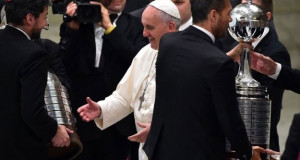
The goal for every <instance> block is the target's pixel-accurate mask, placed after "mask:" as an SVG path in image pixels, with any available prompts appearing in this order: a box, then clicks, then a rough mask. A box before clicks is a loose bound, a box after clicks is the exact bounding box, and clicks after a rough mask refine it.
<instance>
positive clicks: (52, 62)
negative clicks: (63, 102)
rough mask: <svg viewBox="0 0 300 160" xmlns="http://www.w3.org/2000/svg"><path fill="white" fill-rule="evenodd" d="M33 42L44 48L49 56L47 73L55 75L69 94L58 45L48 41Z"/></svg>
mask: <svg viewBox="0 0 300 160" xmlns="http://www.w3.org/2000/svg"><path fill="white" fill-rule="evenodd" d="M35 42H36V43H37V44H39V45H40V46H41V47H42V48H44V49H45V50H46V51H47V53H48V55H49V72H51V73H53V74H55V75H56V76H57V77H58V78H59V80H60V82H61V83H62V85H64V86H65V87H66V88H67V90H68V91H69V92H70V90H71V86H70V80H69V78H68V76H67V73H66V68H65V66H64V64H63V61H62V55H63V53H62V51H61V49H60V47H59V45H58V44H57V43H55V42H53V41H51V40H49V39H36V40H35Z"/></svg>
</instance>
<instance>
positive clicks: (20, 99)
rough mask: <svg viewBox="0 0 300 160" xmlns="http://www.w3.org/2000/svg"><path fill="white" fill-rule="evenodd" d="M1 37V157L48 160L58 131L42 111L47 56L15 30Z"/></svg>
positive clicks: (55, 124) (5, 30)
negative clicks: (49, 148)
mask: <svg viewBox="0 0 300 160" xmlns="http://www.w3.org/2000/svg"><path fill="white" fill-rule="evenodd" d="M0 37H1V38H0V50H1V52H0V75H1V80H0V83H1V84H0V100H1V105H0V106H1V116H0V126H1V128H2V129H1V132H0V138H1V140H0V141H1V144H2V145H1V157H9V159H28V160H32V159H35V160H41V159H46V157H45V155H46V154H45V151H46V144H47V143H51V139H52V138H53V136H54V135H55V133H56V129H57V123H56V121H55V120H54V119H52V118H51V117H49V116H48V114H47V111H46V110H45V108H44V107H43V106H44V92H45V87H46V82H47V71H48V62H47V53H46V51H45V50H43V49H42V48H40V47H39V46H38V45H37V44H35V43H34V42H32V41H30V40H29V39H28V38H27V37H26V36H25V35H24V34H23V33H22V32H20V31H19V30H17V29H15V28H13V27H10V26H7V27H6V28H5V29H4V30H1V31H0Z"/></svg>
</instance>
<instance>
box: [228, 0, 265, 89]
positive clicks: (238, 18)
mask: <svg viewBox="0 0 300 160" xmlns="http://www.w3.org/2000/svg"><path fill="white" fill-rule="evenodd" d="M230 14H231V18H232V21H231V22H230V23H229V28H228V31H229V33H230V35H231V36H232V37H233V38H234V39H235V40H237V41H238V42H246V43H252V42H255V41H257V40H259V39H262V38H263V37H264V36H265V35H266V34H267V33H268V32H269V23H268V18H267V15H266V13H265V12H264V11H263V10H262V9H261V8H260V7H259V6H258V5H255V4H253V3H252V1H251V0H248V3H242V4H240V5H237V6H236V7H235V8H233V9H232V11H231V13H230ZM250 60H251V57H250V51H249V49H248V48H244V50H243V53H242V55H241V64H240V68H239V72H238V75H237V76H236V85H237V86H242V87H258V86H260V84H259V82H257V81H256V80H255V79H253V78H252V75H251V72H250V65H251V61H250Z"/></svg>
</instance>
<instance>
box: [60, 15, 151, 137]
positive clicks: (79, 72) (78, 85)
mask: <svg viewBox="0 0 300 160" xmlns="http://www.w3.org/2000/svg"><path fill="white" fill-rule="evenodd" d="M116 25H117V27H116V28H115V29H114V30H113V31H112V32H111V33H110V34H108V35H104V36H103V46H102V55H101V59H100V67H99V68H96V67H94V65H95V55H96V50H95V49H96V48H95V35H94V24H80V28H79V30H78V31H74V30H71V29H70V28H68V27H67V26H66V24H65V23H63V24H62V25H61V30H60V36H61V41H60V45H61V48H62V49H63V51H64V56H63V59H64V64H65V67H66V70H67V74H68V76H69V78H70V79H71V83H72V86H71V87H72V94H71V105H72V108H73V111H74V115H75V117H76V118H77V126H78V133H79V135H80V136H81V139H82V140H83V141H89V140H93V139H95V138H96V137H100V136H101V135H102V134H101V133H100V132H101V130H100V129H99V128H97V127H96V125H95V123H94V122H89V123H86V122H83V121H82V120H81V118H80V117H79V115H78V113H77V111H76V110H77V108H78V107H80V106H81V105H84V104H86V100H85V99H86V97H87V96H89V97H91V98H92V99H93V100H95V101H99V100H102V99H104V98H105V97H107V96H109V95H110V94H111V93H112V92H113V91H114V90H115V89H116V86H117V84H118V83H119V81H120V80H121V78H122V77H123V75H124V74H125V72H126V71H127V69H128V67H129V66H130V64H131V61H132V59H133V57H134V56H135V55H136V54H137V53H138V51H139V50H140V49H141V48H142V47H143V46H145V45H146V44H147V43H148V40H147V39H146V38H144V37H143V26H142V24H141V22H140V20H139V19H138V18H134V17H132V16H131V15H129V14H127V13H122V14H121V15H120V17H119V18H118V20H117V23H116ZM128 121H130V124H129V122H128ZM122 123H125V124H122ZM115 127H117V128H118V130H119V131H121V132H122V133H123V135H124V136H129V135H131V134H134V133H135V132H136V129H135V126H134V119H133V116H132V115H131V117H130V118H129V119H128V118H127V120H123V121H120V122H118V123H117V125H114V126H113V127H111V128H115ZM108 130H109V129H107V130H104V132H105V131H108Z"/></svg>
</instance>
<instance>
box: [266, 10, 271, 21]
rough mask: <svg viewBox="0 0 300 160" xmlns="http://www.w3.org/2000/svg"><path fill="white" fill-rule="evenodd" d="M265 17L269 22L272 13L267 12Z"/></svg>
mask: <svg viewBox="0 0 300 160" xmlns="http://www.w3.org/2000/svg"><path fill="white" fill-rule="evenodd" d="M267 17H268V20H271V18H272V13H271V12H267Z"/></svg>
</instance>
